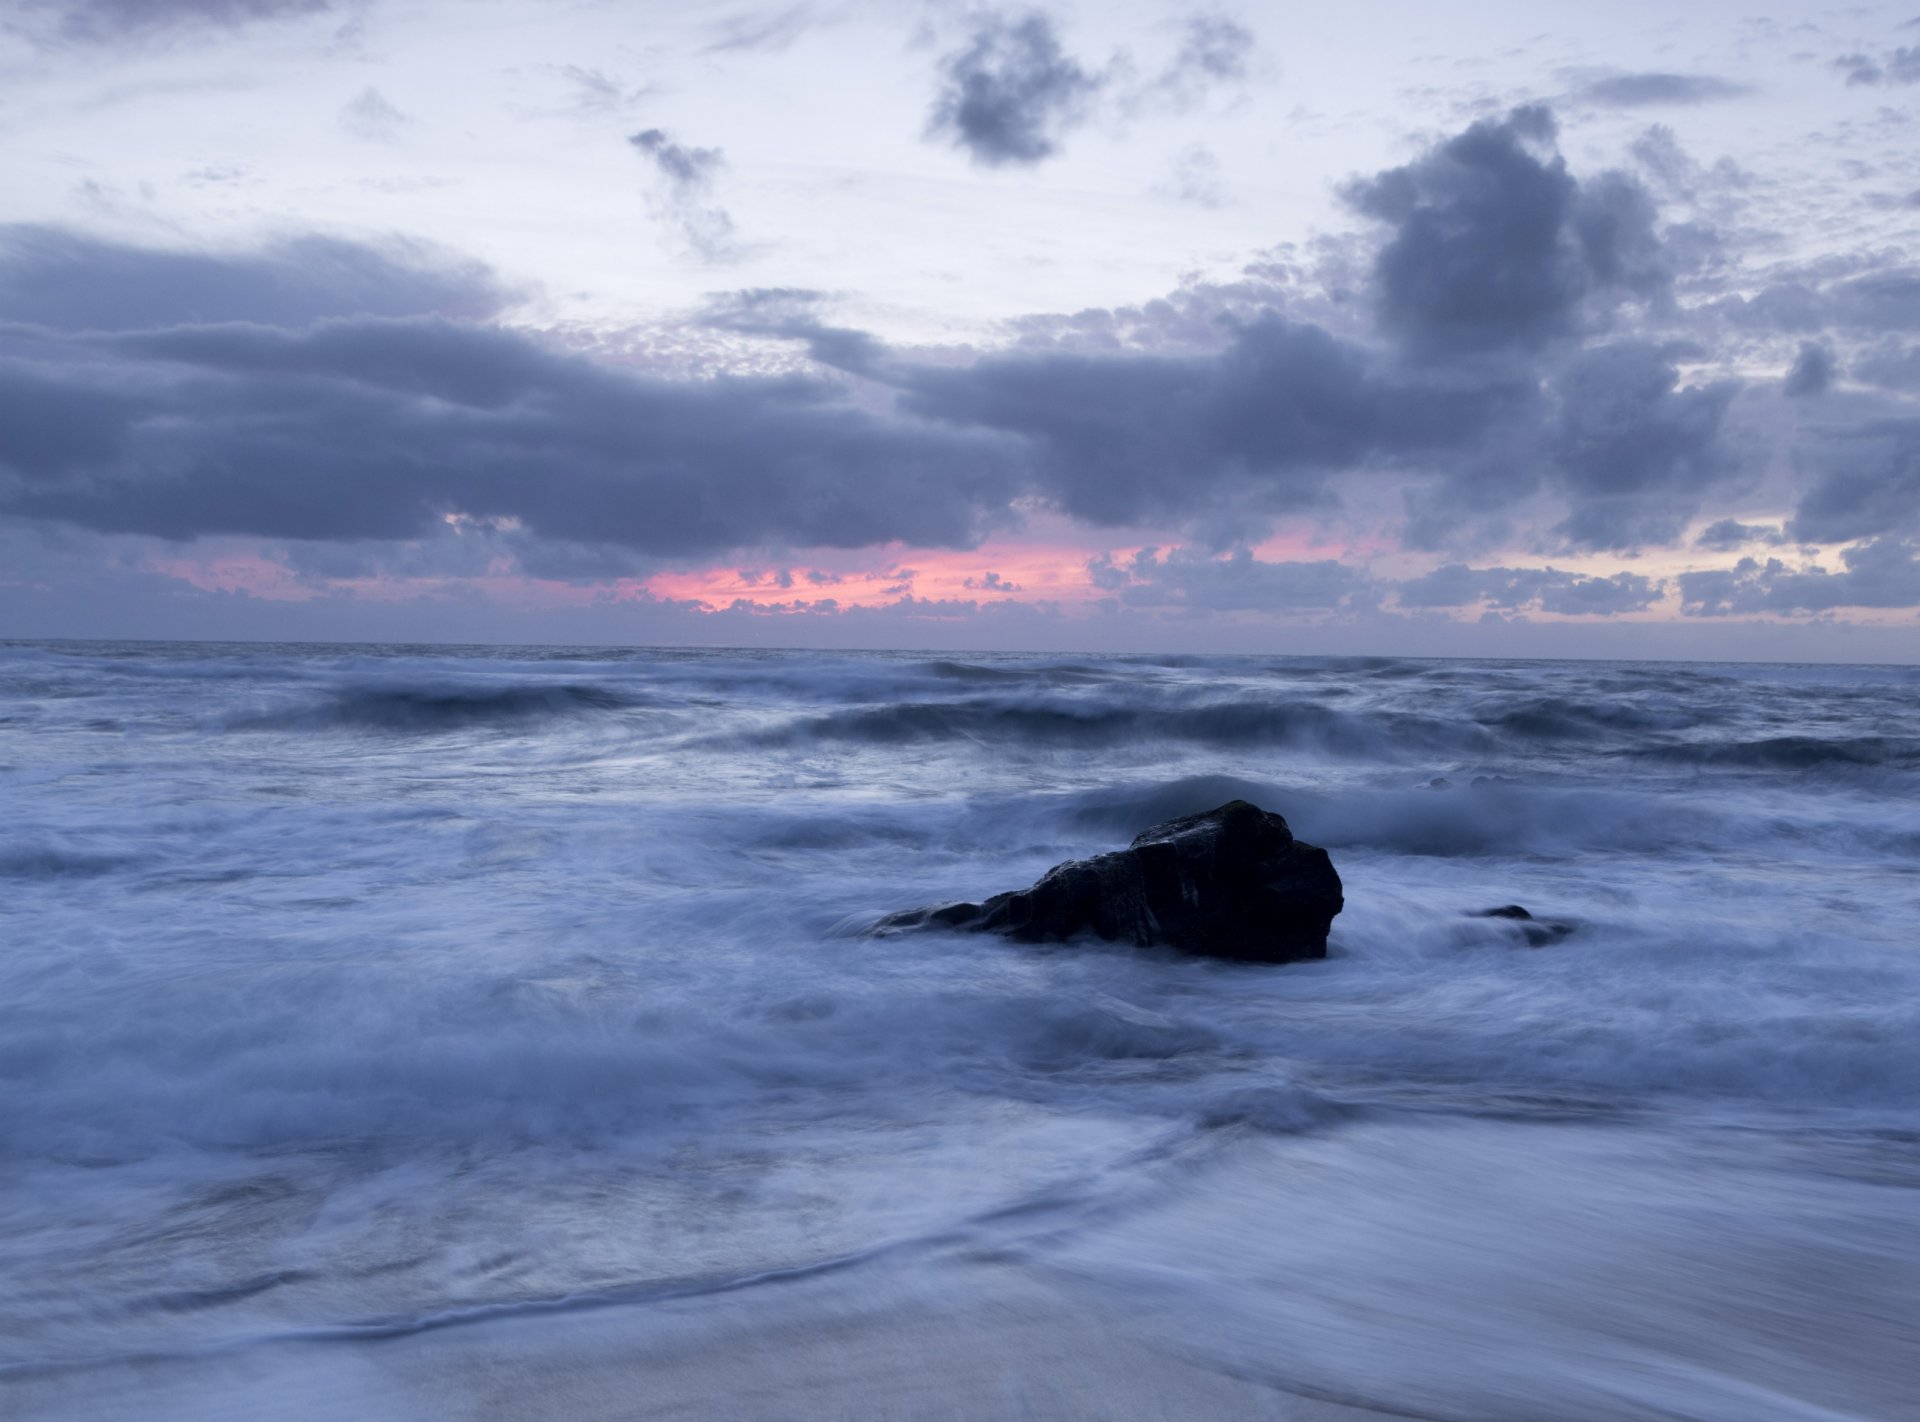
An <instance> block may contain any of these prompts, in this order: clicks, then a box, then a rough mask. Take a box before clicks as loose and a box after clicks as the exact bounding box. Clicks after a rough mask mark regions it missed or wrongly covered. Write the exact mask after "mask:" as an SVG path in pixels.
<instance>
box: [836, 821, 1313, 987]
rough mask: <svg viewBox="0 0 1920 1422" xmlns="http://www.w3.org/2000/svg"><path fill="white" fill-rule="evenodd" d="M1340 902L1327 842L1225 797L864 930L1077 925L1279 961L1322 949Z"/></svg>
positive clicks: (1057, 931) (1122, 937)
mask: <svg viewBox="0 0 1920 1422" xmlns="http://www.w3.org/2000/svg"><path fill="white" fill-rule="evenodd" d="M1344 906H1345V901H1344V899H1343V898H1342V896H1341V889H1340V876H1339V875H1338V874H1337V873H1335V872H1334V868H1333V864H1332V862H1331V861H1329V860H1328V858H1327V852H1326V850H1324V849H1318V848H1315V847H1314V846H1313V845H1311V844H1302V843H1300V841H1298V840H1297V839H1295V838H1294V837H1293V832H1292V831H1291V830H1289V829H1288V828H1287V822H1286V821H1285V820H1283V819H1281V818H1280V816H1278V815H1274V814H1269V813H1268V812H1267V811H1265V810H1262V809H1261V808H1260V807H1259V806H1257V805H1251V804H1249V803H1247V801H1245V800H1234V801H1231V802H1230V803H1228V804H1225V805H1222V806H1221V807H1220V808H1219V809H1217V810H1209V811H1207V812H1206V813H1205V814H1200V815H1187V816H1185V817H1184V818H1182V819H1177V820H1168V821H1167V822H1166V823H1165V824H1161V825H1155V826H1154V827H1153V828H1152V829H1150V830H1147V831H1146V832H1144V833H1143V834H1141V835H1139V836H1138V837H1137V838H1136V839H1135V840H1134V841H1133V843H1132V844H1130V845H1128V846H1127V847H1126V848H1125V849H1123V850H1120V851H1118V852H1116V853H1113V854H1102V855H1098V856H1096V857H1095V858H1092V859H1076V860H1072V861H1070V862H1068V863H1066V864H1057V865H1055V866H1054V867H1053V868H1051V869H1049V870H1048V871H1047V872H1046V874H1045V875H1043V876H1042V877H1041V879H1040V881H1039V882H1038V883H1036V884H1035V885H1034V886H1033V887H1032V888H1030V889H1021V890H1018V891H1017V892H1014V893H1007V894H995V895H994V896H993V897H992V898H990V899H988V900H987V901H986V902H985V903H983V904H967V903H961V904H940V905H937V906H935V907H932V908H923V909H912V910H909V911H908V912H905V913H896V914H891V915H889V916H888V917H886V918H884V919H882V920H880V922H879V923H877V924H876V925H874V928H873V930H872V931H873V932H875V933H881V934H885V933H898V932H905V931H908V930H912V929H918V928H958V929H965V930H968V931H970V932H983V933H1001V934H1005V935H1006V936H1007V937H1009V938H1012V939H1015V940H1017V941H1019V942H1022V943H1056V942H1061V941H1064V940H1066V939H1070V938H1078V937H1081V936H1083V935H1084V936H1089V937H1094V938H1104V939H1106V940H1108V941H1109V942H1117V943H1131V944H1134V945H1136V946H1138V947H1142V948H1145V947H1151V946H1156V945H1158V946H1164V947H1168V948H1177V949H1179V950H1181V951H1182V952H1186V953H1199V954H1204V955H1206V956H1208V957H1213V958H1232V959H1238V960H1242V961H1247V962H1257V963H1287V962H1292V961H1295V960H1296V959H1301V958H1324V957H1326V956H1327V929H1328V926H1329V925H1330V924H1332V922H1333V917H1334V915H1335V914H1337V913H1339V912H1340V910H1341V909H1342V908H1343V907H1344Z"/></svg>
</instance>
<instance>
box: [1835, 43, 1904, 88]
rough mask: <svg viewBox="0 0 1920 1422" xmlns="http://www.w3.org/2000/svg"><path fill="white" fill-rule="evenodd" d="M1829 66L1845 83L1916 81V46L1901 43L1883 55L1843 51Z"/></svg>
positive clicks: (1899, 82) (1870, 83) (1868, 83)
mask: <svg viewBox="0 0 1920 1422" xmlns="http://www.w3.org/2000/svg"><path fill="white" fill-rule="evenodd" d="M1833 67H1834V68H1835V69H1838V70H1839V71H1840V72H1841V73H1842V74H1844V75H1846V76H1847V83H1848V84H1849V85H1874V84H1920V47H1916V46H1909V45H1903V46H1901V47H1900V48H1899V49H1896V50H1893V51H1891V52H1889V53H1887V54H1884V55H1877V56H1876V55H1871V54H1843V55H1841V56H1840V57H1839V58H1838V59H1836V60H1834V61H1833Z"/></svg>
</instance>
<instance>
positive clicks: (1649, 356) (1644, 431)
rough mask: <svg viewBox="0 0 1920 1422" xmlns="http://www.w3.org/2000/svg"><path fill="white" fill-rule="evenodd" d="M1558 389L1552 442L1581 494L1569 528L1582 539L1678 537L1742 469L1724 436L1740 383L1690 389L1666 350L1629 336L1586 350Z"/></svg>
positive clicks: (1610, 544)
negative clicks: (1720, 483) (1713, 491)
mask: <svg viewBox="0 0 1920 1422" xmlns="http://www.w3.org/2000/svg"><path fill="white" fill-rule="evenodd" d="M1555 387H1556V393H1557V394H1558V396H1559V400H1560V410H1559V418H1558V421H1557V424H1556V426H1555V428H1554V430H1553V432H1552V435H1551V436H1550V448H1551V452H1552V456H1553V460H1554V463H1555V465H1556V466H1557V468H1558V470H1559V482H1560V484H1561V486H1562V487H1563V488H1564V489H1565V490H1566V491H1567V492H1568V493H1569V494H1570V495H1571V496H1572V498H1573V500H1574V503H1573V508H1572V511H1571V512H1570V513H1569V514H1568V516H1567V519H1566V521H1565V522H1564V523H1562V524H1561V526H1560V532H1562V533H1563V534H1564V535H1565V536H1566V537H1567V539H1568V540H1569V541H1570V542H1572V543H1574V544H1576V545H1579V546H1582V547H1588V548H1634V547H1639V546H1642V545H1645V544H1649V543H1670V542H1672V541H1673V540H1674V539H1675V538H1676V537H1677V536H1678V535H1679V532H1680V529H1681V527H1682V525H1683V524H1684V523H1685V522H1686V519H1687V517H1688V516H1689V515H1690V514H1691V513H1692V512H1693V511H1694V509H1696V508H1697V507H1698V505H1699V499H1700V496H1701V495H1702V494H1703V493H1704V492H1705V491H1706V489H1707V488H1708V487H1709V486H1710V485H1712V484H1713V483H1715V482H1716V481H1717V480H1719V479H1721V478H1723V477H1725V476H1726V475H1728V474H1730V473H1732V472H1733V471H1734V470H1735V468H1736V467H1737V460H1736V458H1735V456H1734V453H1733V451H1732V449H1731V448H1730V447H1729V445H1728V444H1727V442H1726V440H1725V439H1724V438H1723V434H1722V426H1723V423H1724V421H1725V417H1726V412H1727V406H1728V404H1729V403H1730V402H1731V401H1732V399H1733V397H1734V395H1735V393H1736V392H1737V391H1738V390H1739V388H1740V387H1739V382H1737V381H1731V380H1723V381H1715V382H1713V383H1711V384H1707V385H1689V386H1684V387H1683V386H1681V385H1680V373H1679V371H1678V370H1677V369H1676V368H1675V367H1674V365H1673V364H1672V362H1671V361H1669V360H1668V359H1667V358H1666V356H1665V355H1664V354H1663V353H1662V352H1661V351H1660V350H1659V349H1658V348H1656V347H1654V346H1651V345H1647V344H1645V343H1644V342H1639V341H1622V342H1617V343H1615V344H1612V345H1607V346H1601V347H1597V348H1595V349H1591V350H1586V351H1583V352H1581V353H1580V354H1579V355H1578V356H1576V357H1575V358H1574V359H1573V360H1572V361H1571V362H1570V363H1569V364H1568V366H1567V368H1566V369H1565V370H1564V371H1563V372H1562V373H1561V374H1560V376H1559V377H1558V378H1557V380H1556V382H1555Z"/></svg>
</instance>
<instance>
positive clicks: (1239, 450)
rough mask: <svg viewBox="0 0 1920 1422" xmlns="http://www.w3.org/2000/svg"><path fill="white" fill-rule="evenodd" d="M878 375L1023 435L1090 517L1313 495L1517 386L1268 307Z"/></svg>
mask: <svg viewBox="0 0 1920 1422" xmlns="http://www.w3.org/2000/svg"><path fill="white" fill-rule="evenodd" d="M887 378H889V379H891V380H894V381H896V382H898V384H899V385H900V387H901V389H902V391H903V395H904V403H905V407H906V408H907V409H909V410H911V411H913V412H914V413H916V414H919V415H924V416H928V417H931V418H933V419H937V420H940V421H943V422H945V423H947V424H951V425H954V426H956V427H961V428H983V427H984V428H989V429H994V430H1001V431H1006V432H1008V433H1012V434H1017V435H1019V436H1021V437H1022V438H1023V439H1025V440H1027V441H1030V442H1031V443H1032V444H1033V445H1034V447H1035V452H1036V457H1037V460H1038V464H1039V468H1040V470H1041V471H1042V474H1041V477H1042V478H1043V479H1044V481H1045V482H1044V488H1045V492H1046V493H1047V495H1048V496H1049V497H1050V498H1052V499H1053V500H1055V501H1057V502H1058V504H1059V505H1060V507H1062V508H1064V509H1066V510H1067V511H1068V512H1069V513H1072V514H1075V515H1077V516H1079V517H1081V518H1085V519H1087V520H1089V521H1090V522H1093V523H1097V524H1125V523H1135V522H1139V521H1142V520H1146V519H1154V518H1183V517H1187V516H1191V515H1192V514H1194V513H1195V512H1196V511H1197V510H1200V509H1202V508H1204V507H1205V506H1206V505H1207V504H1208V502H1209V501H1210V500H1213V499H1216V498H1219V497H1222V496H1223V495H1226V494H1229V493H1234V492H1242V491H1244V492H1247V493H1249V494H1250V495H1251V498H1252V499H1253V501H1254V504H1255V506H1256V507H1258V508H1261V509H1264V510H1267V511H1274V510H1281V509H1288V508H1303V507H1309V506H1313V505H1316V504H1320V503H1324V502H1326V501H1327V498H1328V492H1327V483H1326V481H1327V476H1328V475H1329V474H1331V473H1333V472H1335V471H1339V470H1344V469H1350V468H1353V467H1355V466H1359V465H1365V464H1368V463H1371V462H1375V461H1381V460H1387V459H1391V458H1393V457H1394V456H1397V455H1404V454H1411V453H1416V452H1425V453H1440V452H1444V451H1447V450H1449V449H1453V448H1457V447H1459V446H1461V445H1464V444H1467V443H1469V442H1471V441H1472V440H1473V439H1474V437H1475V436H1476V435H1477V434H1479V433H1480V432H1482V431H1483V430H1484V429H1485V428H1486V427H1487V426H1488V425H1490V424H1491V423H1493V422H1494V421H1496V420H1498V419H1500V418H1502V417H1504V416H1506V415H1508V413H1509V407H1510V406H1521V407H1524V406H1525V405H1526V404H1527V403H1528V401H1529V400H1530V398H1531V397H1530V394H1529V391H1528V389H1527V388H1526V387H1524V386H1509V385H1502V384H1486V385H1473V384H1464V385H1462V384H1452V383H1446V382H1440V381H1428V380H1425V379H1423V378H1414V377H1397V376H1394V375H1391V374H1388V373H1385V372H1383V371H1382V369H1381V368H1380V367H1379V363H1378V361H1377V359H1376V358H1375V357H1373V356H1372V355H1370V354H1369V353H1368V352H1367V351H1366V350H1365V349H1364V348H1362V347H1359V346H1356V345H1353V344H1351V343H1348V342H1343V341H1341V340H1339V339H1337V338H1336V337H1334V336H1332V335H1330V334H1329V333H1328V332H1327V331H1326V330H1324V329H1323V328H1321V327H1319V326H1314V325H1306V324H1299V323H1293V322H1289V321H1286V320H1283V319H1281V318H1279V317H1277V316H1269V317H1266V318H1264V319H1261V320H1257V321H1254V322H1252V323H1250V324H1248V325H1247V326H1245V327H1244V328H1242V329H1241V330H1240V331H1239V332H1238V334H1237V335H1236V336H1235V337H1234V339H1233V341H1232V343H1231V344H1230V345H1229V346H1228V347H1227V348H1226V349H1225V350H1224V351H1222V352H1220V353H1219V354H1217V355H1209V356H1194V357H1152V356H1114V357H1102V356H1084V355H1075V354H1068V353H1056V352H1046V353H1038V354H1006V355H994V356H987V357H983V358H981V359H980V360H978V361H976V362H974V363H973V364H972V365H970V366H965V367H936V366H913V367H907V368H904V369H901V370H898V371H895V372H893V373H891V374H890V375H889V376H888V377H887Z"/></svg>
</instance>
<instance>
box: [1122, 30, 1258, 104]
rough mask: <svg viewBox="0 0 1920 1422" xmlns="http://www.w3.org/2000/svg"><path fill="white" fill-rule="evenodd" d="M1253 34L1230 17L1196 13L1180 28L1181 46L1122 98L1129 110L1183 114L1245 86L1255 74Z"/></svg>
mask: <svg viewBox="0 0 1920 1422" xmlns="http://www.w3.org/2000/svg"><path fill="white" fill-rule="evenodd" d="M1255 48H1256V45H1255V41H1254V36H1253V31H1252V30H1250V29H1248V28H1247V27H1246V26H1245V25H1243V24H1241V23H1240V22H1239V21H1238V20H1235V19H1232V18H1231V17H1229V16H1226V15H1192V16H1189V17H1188V19H1187V22H1186V24H1185V25H1184V26H1183V27H1182V30H1181V40H1180V48H1179V49H1178V50H1177V51H1176V52H1175V54H1174V56H1173V58H1172V59H1170V60H1169V61H1168V62H1167V65H1166V67H1165V68H1164V69H1162V70H1161V71H1160V72H1159V73H1158V74H1157V75H1155V76H1154V77H1153V78H1152V79H1151V80H1148V81H1147V82H1146V83H1144V84H1142V85H1141V86H1140V87H1139V88H1137V89H1136V90H1134V92H1132V93H1130V94H1128V95H1127V96H1126V97H1125V99H1124V100H1123V103H1124V106H1125V107H1126V109H1127V110H1128V111H1130V112H1133V113H1140V112H1143V111H1147V110H1151V109H1162V110H1171V111H1173V112H1175V113H1184V112H1186V111H1187V110H1189V109H1192V108H1195V107H1197V106H1198V105H1199V104H1201V103H1202V102H1204V101H1205V100H1206V99H1207V97H1208V96H1209V95H1211V94H1213V93H1215V92H1216V91H1218V90H1220V89H1223V88H1226V89H1233V88H1237V87H1239V86H1241V85H1244V84H1245V83H1246V82H1247V79H1248V77H1249V76H1250V75H1251V74H1252V72H1253V61H1254V54H1255Z"/></svg>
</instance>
